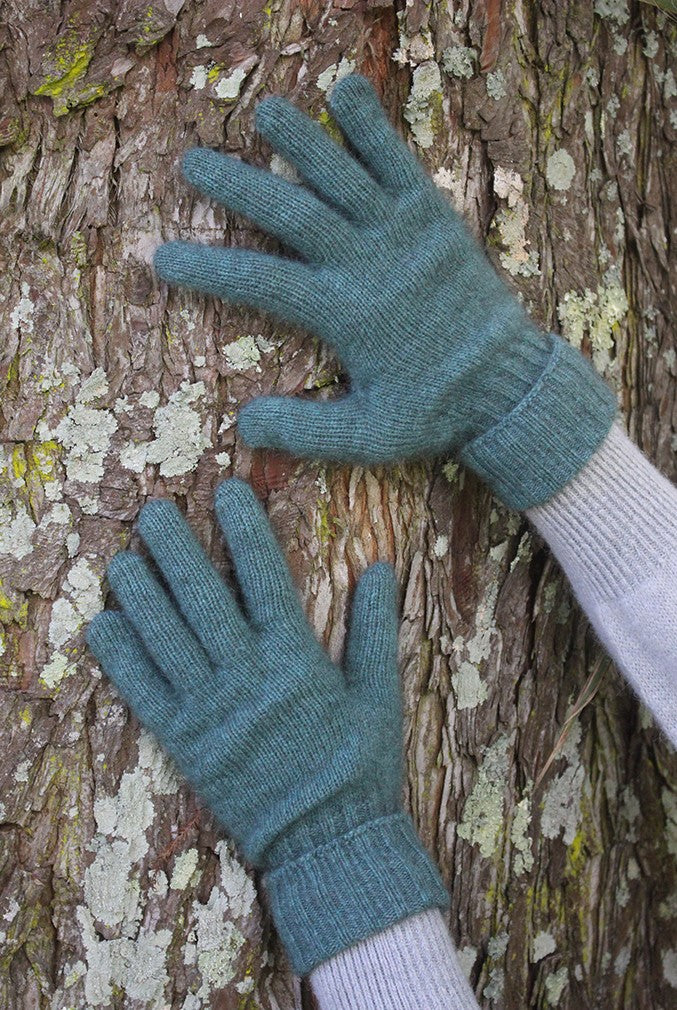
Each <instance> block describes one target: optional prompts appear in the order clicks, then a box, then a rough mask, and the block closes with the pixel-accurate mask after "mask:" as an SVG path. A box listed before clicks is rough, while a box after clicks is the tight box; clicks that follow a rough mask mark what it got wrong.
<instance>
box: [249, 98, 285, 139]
mask: <svg viewBox="0 0 677 1010" xmlns="http://www.w3.org/2000/svg"><path fill="white" fill-rule="evenodd" d="M289 105H290V103H289V102H287V100H286V99H284V98H282V97H281V96H280V95H269V96H268V97H267V98H264V99H262V100H261V101H260V102H259V104H258V105H257V106H256V112H255V123H256V129H257V131H258V133H260V134H261V135H262V136H264V137H265V136H266V135H267V134H268V133H269V132H270V130H271V128H273V129H274V127H275V126H276V125H278V124H279V123H280V122H281V121H282V120H283V119H284V117H285V113H286V112H287V109H288V107H289Z"/></svg>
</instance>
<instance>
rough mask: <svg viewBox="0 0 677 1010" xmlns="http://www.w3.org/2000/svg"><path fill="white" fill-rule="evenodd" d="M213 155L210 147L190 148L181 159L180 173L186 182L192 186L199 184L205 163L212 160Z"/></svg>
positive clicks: (213, 152)
mask: <svg viewBox="0 0 677 1010" xmlns="http://www.w3.org/2000/svg"><path fill="white" fill-rule="evenodd" d="M215 153H216V152H215V151H212V149H211V148H210V147H191V148H189V149H188V150H187V151H186V152H185V153H184V155H183V158H182V159H181V171H182V172H183V175H184V177H185V178H186V179H187V180H188V182H191V183H192V184H193V185H194V186H197V185H198V184H199V180H200V178H201V176H202V174H203V172H204V168H205V163H206V162H207V161H208V160H209V159H210V158H213V156H214V154H215Z"/></svg>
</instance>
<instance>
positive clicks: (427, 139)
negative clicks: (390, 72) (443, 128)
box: [404, 60, 442, 148]
mask: <svg viewBox="0 0 677 1010" xmlns="http://www.w3.org/2000/svg"><path fill="white" fill-rule="evenodd" d="M441 101H442V75H441V74H440V68H439V67H438V65H437V63H436V62H435V61H434V60H426V61H425V62H424V63H421V64H420V65H419V66H417V67H416V69H415V70H414V73H413V77H412V84H411V91H410V92H409V98H408V99H407V103H406V105H405V107H404V118H405V119H406V121H407V122H408V123H409V125H410V126H411V132H412V134H413V136H414V140H415V141H416V143H417V144H418V146H419V147H422V148H428V147H432V145H433V142H434V139H435V131H434V121H435V116H436V114H437V112H438V109H439V107H440V103H441Z"/></svg>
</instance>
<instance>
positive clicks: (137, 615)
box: [107, 551, 212, 691]
mask: <svg viewBox="0 0 677 1010" xmlns="http://www.w3.org/2000/svg"><path fill="white" fill-rule="evenodd" d="M107 575H108V582H109V584H110V587H111V589H112V590H113V592H114V593H115V595H116V597H117V599H118V601H119V603H120V605H121V606H122V609H123V610H124V614H125V617H126V618H127V620H128V621H129V622H130V623H131V624H132V625H133V627H134V628H135V630H136V633H137V635H138V636H139V637H140V639H141V641H142V642H143V644H144V646H145V647H146V650H147V652H148V653H149V655H150V656H151V658H152V659H153V660H154V661H155V663H156V664H157V665H158V666H159V667H160V670H161V671H162V673H163V674H164V675H165V677H166V678H167V680H169V681H170V682H171V683H172V684H173V686H174V688H175V689H176V690H177V691H180V690H184V691H191V690H195V689H198V690H204V689H209V687H210V685H211V682H212V676H211V669H210V666H209V660H208V659H207V656H206V654H205V652H204V650H203V648H202V646H201V645H200V643H199V642H198V640H197V639H196V638H195V636H194V635H193V633H192V632H191V631H190V629H189V628H188V627H187V625H186V623H185V622H184V620H183V618H182V617H181V614H180V613H179V612H178V610H177V609H176V607H175V606H174V604H173V603H172V602H171V600H170V598H169V596H168V595H167V593H166V592H165V591H164V589H163V588H162V586H161V585H160V583H159V582H158V580H157V579H156V578H155V576H154V575H153V574H152V573H151V571H150V569H149V567H148V565H147V564H146V562H145V561H144V560H143V558H142V557H141V556H140V555H138V554H134V552H133V551H121V552H120V553H119V554H116V556H115V557H114V558H113V560H112V561H111V563H110V565H109V566H108V571H107Z"/></svg>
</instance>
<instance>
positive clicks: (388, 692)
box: [344, 562, 401, 716]
mask: <svg viewBox="0 0 677 1010" xmlns="http://www.w3.org/2000/svg"><path fill="white" fill-rule="evenodd" d="M396 588H397V587H396V583H395V573H394V571H393V568H392V565H388V564H384V563H383V562H379V563H377V564H375V565H372V566H371V567H370V568H368V569H367V571H366V572H365V573H364V575H363V576H362V578H361V579H360V581H359V582H358V584H357V588H356V589H355V596H354V599H353V606H352V610H351V625H350V634H349V636H348V645H347V649H346V660H345V665H344V668H345V674H346V679H347V681H348V684H349V685H350V687H351V688H353V689H354V690H355V691H357V692H358V693H360V692H364V693H365V694H366V695H367V697H368V698H369V699H370V701H371V702H372V704H374V705H375V706H376V707H377V708H378V710H379V711H380V712H383V713H384V714H387V715H389V716H392V715H394V714H396V715H398V716H399V711H400V705H401V701H400V682H399V675H398V671H397V624H398V622H397V606H396Z"/></svg>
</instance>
